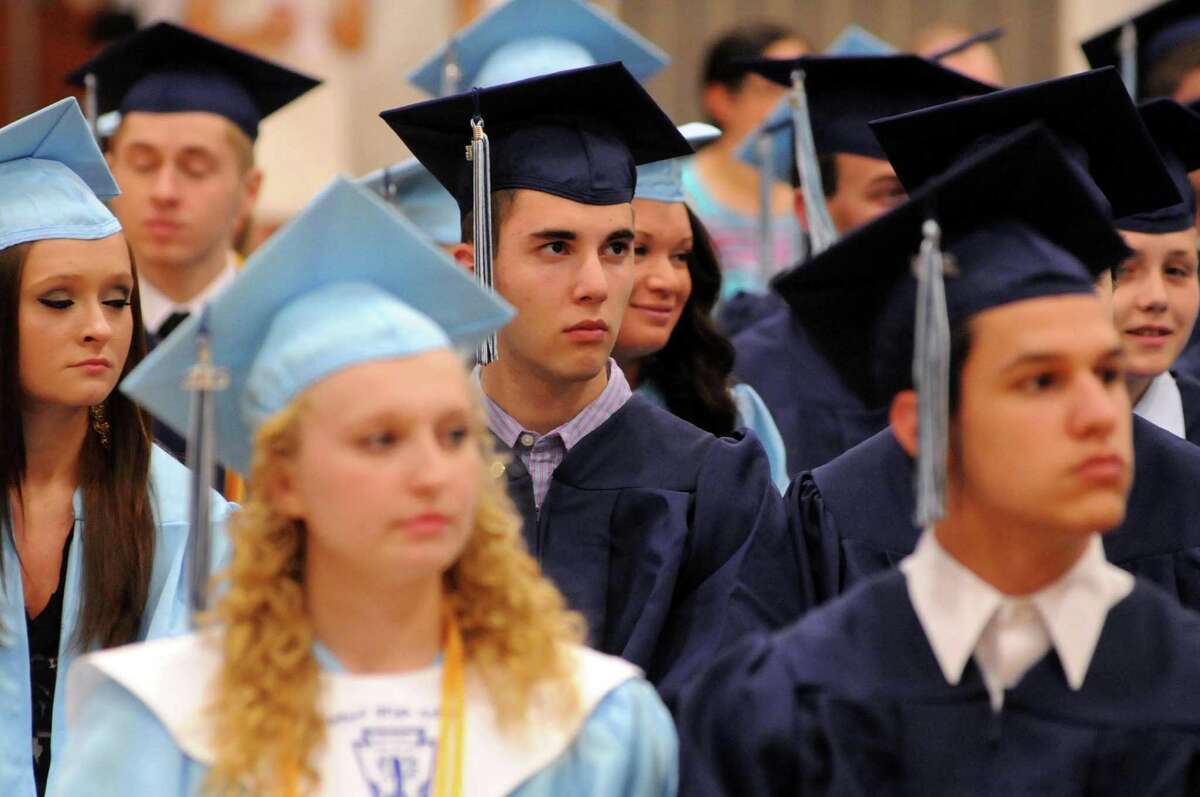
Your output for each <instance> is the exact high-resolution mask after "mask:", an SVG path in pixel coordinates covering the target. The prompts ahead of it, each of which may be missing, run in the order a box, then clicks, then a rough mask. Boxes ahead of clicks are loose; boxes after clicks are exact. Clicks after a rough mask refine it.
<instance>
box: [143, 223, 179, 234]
mask: <svg viewBox="0 0 1200 797" xmlns="http://www.w3.org/2000/svg"><path fill="white" fill-rule="evenodd" d="M145 226H146V230H147V231H148V232H149V233H150V235H152V236H153V237H155V238H171V237H173V236H175V235H177V234H178V233H179V231H180V230H181V229H183V225H182V224H180V223H179V222H177V221H172V220H170V219H150V220H149V221H147V222H146V225H145Z"/></svg>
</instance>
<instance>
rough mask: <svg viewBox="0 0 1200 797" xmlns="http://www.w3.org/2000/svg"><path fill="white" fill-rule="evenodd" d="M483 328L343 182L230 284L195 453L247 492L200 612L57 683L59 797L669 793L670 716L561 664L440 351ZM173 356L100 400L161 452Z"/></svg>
mask: <svg viewBox="0 0 1200 797" xmlns="http://www.w3.org/2000/svg"><path fill="white" fill-rule="evenodd" d="M508 316H509V312H508V310H507V309H506V308H505V307H504V306H503V305H502V304H501V303H499V302H498V301H497V300H495V299H493V298H492V297H491V296H490V295H488V294H487V293H485V292H483V291H481V290H480V289H479V288H478V287H477V285H476V284H475V283H474V281H473V280H471V278H470V277H468V276H466V275H465V274H463V273H462V272H461V271H459V270H458V269H456V268H455V267H454V266H453V264H452V263H451V262H450V261H449V260H448V259H447V258H445V256H444V255H442V254H441V253H440V252H438V251H437V250H436V249H434V248H433V247H432V246H431V245H430V244H428V243H426V242H425V241H424V240H422V239H421V238H420V237H419V233H417V232H416V231H415V230H414V229H412V228H411V227H410V226H409V225H408V224H407V223H406V222H404V221H403V220H402V219H400V218H399V217H398V216H396V214H394V212H393V211H391V210H390V209H389V208H388V207H387V206H386V205H385V204H384V203H383V202H382V201H380V200H379V199H378V198H376V197H375V196H373V195H372V194H370V193H369V192H368V191H366V190H365V189H363V188H360V187H358V186H355V185H353V184H350V183H347V182H344V181H341V180H339V181H335V183H334V184H333V185H332V186H331V187H330V188H328V189H326V191H325V192H323V193H322V194H321V195H320V196H319V197H318V198H317V199H316V200H315V201H314V203H313V204H312V205H311V206H310V207H309V209H308V210H307V211H306V212H305V213H304V214H303V215H302V216H301V217H300V218H298V219H297V220H295V221H294V222H292V224H291V225H290V226H289V227H287V228H286V229H285V230H283V231H282V232H280V233H277V234H276V236H275V237H274V238H272V240H271V241H270V242H269V243H268V244H267V245H266V246H265V247H264V248H263V249H261V250H260V251H259V252H258V253H256V254H255V255H254V256H253V257H252V258H251V259H250V261H249V262H248V263H247V266H246V269H245V271H244V273H243V274H242V275H241V276H240V277H239V279H238V281H237V282H235V283H234V284H233V286H232V287H231V288H230V290H229V291H228V292H227V293H225V294H223V295H222V296H221V297H220V298H219V299H218V300H217V301H216V302H215V303H214V304H213V306H212V321H213V333H212V353H213V360H214V361H215V362H216V363H218V364H227V366H228V368H229V371H230V387H229V389H228V390H226V391H225V392H224V393H222V394H220V396H219V398H218V399H217V401H218V409H217V416H218V418H219V419H220V424H221V428H220V429H219V433H218V435H217V452H218V456H219V457H220V458H221V459H222V461H223V462H224V464H225V465H227V466H231V467H234V468H237V469H238V470H239V471H241V472H245V473H249V474H250V476H251V478H250V482H249V498H248V501H247V503H246V505H245V506H244V508H243V509H242V510H241V511H240V512H239V513H238V514H237V515H236V517H235V519H234V521H233V523H232V527H231V532H232V535H233V539H234V550H235V553H234V560H233V566H232V567H231V568H230V570H229V571H228V573H227V574H226V576H225V579H224V580H225V585H224V593H223V597H222V598H221V599H220V601H219V602H218V604H217V606H216V608H215V610H214V611H213V612H212V614H211V617H210V618H209V622H210V627H209V628H208V629H207V630H206V631H205V632H203V633H200V634H196V635H193V636H189V637H184V638H180V639H176V640H167V641H166V644H158V643H154V644H150V645H138V646H131V647H129V648H127V649H124V650H120V651H109V652H106V653H105V654H100V655H98V656H95V657H89V658H88V659H86V660H84V661H81V662H80V663H79V665H78V666H77V667H76V670H75V672H74V673H73V674H72V681H71V684H72V685H71V690H72V693H71V702H72V704H73V706H74V707H75V710H74V713H73V718H74V720H75V727H74V729H73V733H74V734H75V737H74V738H73V741H72V746H71V748H70V749H69V750H68V753H67V756H68V761H67V762H66V764H65V766H66V767H67V769H68V772H67V774H66V775H65V776H64V778H63V781H62V784H61V786H62V788H61V791H60V793H61V794H64V795H67V794H78V793H81V792H86V791H99V792H102V793H112V794H122V795H133V796H134V797H140V796H142V795H147V796H148V795H155V796H156V797H158V795H193V794H198V793H205V794H255V795H289V796H290V795H301V794H325V795H339V796H347V797H348V796H350V795H364V796H366V795H372V796H374V795H384V794H388V795H392V794H395V795H408V794H414V795H427V794H437V795H452V794H454V795H457V794H473V795H493V794H494V795H502V794H521V795H526V797H528V795H549V794H602V795H608V794H612V795H618V794H620V795H629V794H633V795H669V794H672V793H673V792H674V790H675V781H676V763H675V758H676V752H675V747H676V745H675V737H674V730H673V726H672V724H671V720H670V717H669V715H667V713H666V710H665V709H664V708H663V706H662V704H661V702H660V701H659V699H658V697H657V695H656V694H655V692H654V690H653V688H652V687H650V686H649V685H648V684H647V683H646V682H645V681H644V680H643V679H642V678H641V677H640V675H639V674H638V672H637V670H636V669H635V668H634V667H633V666H632V665H629V664H627V663H625V662H623V661H621V660H619V659H615V658H611V657H608V656H603V655H601V654H599V653H595V652H591V651H588V650H586V649H584V648H582V647H580V646H579V645H578V642H579V640H580V639H581V638H582V633H583V631H582V628H581V627H580V625H581V622H580V620H579V618H578V617H577V616H576V615H575V614H573V613H572V612H569V611H568V610H567V609H566V607H565V604H564V601H563V598H562V596H561V595H560V594H559V593H558V591H557V590H556V589H555V588H554V587H553V586H552V585H551V583H550V582H549V581H548V580H546V579H545V578H544V577H543V576H542V575H541V573H540V572H539V569H538V567H537V565H536V563H535V562H534V560H533V559H532V558H531V557H530V556H529V555H528V554H527V553H526V552H525V550H524V549H523V547H522V542H521V535H520V520H519V518H518V516H517V515H516V514H515V511H514V509H513V507H512V505H511V503H510V501H509V499H508V498H507V496H506V493H505V489H504V481H503V479H502V476H503V469H504V466H503V464H502V463H501V462H499V461H497V459H496V458H495V454H494V453H493V450H492V444H491V442H490V438H489V437H488V435H487V433H486V431H485V426H484V423H483V419H482V414H481V411H480V409H479V407H478V404H477V400H476V397H475V395H474V394H473V391H472V389H471V386H470V382H469V378H468V375H467V372H466V370H465V369H464V368H463V365H462V363H461V361H460V360H459V357H458V355H457V354H456V353H455V352H454V351H453V350H452V349H451V342H452V341H453V342H455V343H464V342H472V341H474V340H476V339H478V338H480V337H481V336H483V335H485V334H487V333H488V332H490V331H492V330H493V329H495V328H497V327H498V326H500V325H502V324H503V323H504V321H506V320H507V318H508ZM194 334H195V325H194V324H189V325H186V326H183V327H181V328H180V330H179V331H178V332H177V333H176V334H175V335H174V336H172V337H171V338H170V339H169V340H167V341H166V342H165V343H164V344H163V348H162V349H161V350H160V351H162V354H161V357H162V359H157V358H158V357H159V356H160V355H159V352H158V351H156V353H155V356H156V362H155V363H154V364H153V365H151V364H150V363H147V366H146V367H145V368H144V369H143V370H141V371H139V372H136V373H134V374H133V375H131V377H130V379H129V380H128V381H127V383H126V385H125V389H126V390H128V391H129V392H130V393H131V394H132V395H134V396H136V397H137V398H138V400H139V401H141V402H143V403H144V404H146V405H147V406H149V408H150V409H152V410H153V411H154V412H155V413H156V414H162V415H164V416H165V418H166V420H167V421H168V422H171V423H172V424H174V425H179V424H180V423H181V421H182V419H183V417H184V416H183V415H182V412H183V410H180V409H179V406H180V402H179V394H178V390H179V389H178V387H177V386H178V384H179V378H180V377H181V376H182V375H183V372H184V369H186V366H187V363H188V361H189V359H190V352H191V351H192V350H193V346H194ZM108 653H111V654H112V655H107V654H108Z"/></svg>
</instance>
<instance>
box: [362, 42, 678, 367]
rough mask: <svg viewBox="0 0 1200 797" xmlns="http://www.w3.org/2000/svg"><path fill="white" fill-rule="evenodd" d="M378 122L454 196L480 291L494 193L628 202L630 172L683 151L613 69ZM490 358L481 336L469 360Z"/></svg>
mask: <svg viewBox="0 0 1200 797" xmlns="http://www.w3.org/2000/svg"><path fill="white" fill-rule="evenodd" d="M380 116H381V117H383V119H384V121H386V122H387V123H388V125H389V126H390V127H391V128H392V130H393V131H394V132H395V133H396V135H398V136H399V137H400V138H401V139H402V140H403V141H404V143H405V144H406V145H407V146H408V148H409V149H410V150H411V151H412V153H413V155H415V156H416V157H417V160H419V161H421V163H422V164H424V166H425V168H427V169H429V171H430V172H431V173H432V174H433V175H434V177H436V178H437V179H438V181H439V182H440V183H441V184H442V185H443V186H445V187H446V190H448V191H449V192H450V193H451V194H453V195H454V197H455V199H457V200H458V206H459V209H460V210H461V212H462V214H463V216H464V217H465V216H466V214H467V213H469V212H470V213H472V219H473V221H474V229H473V237H474V246H475V276H476V278H477V279H478V280H479V281H480V283H481V284H483V285H484V286H486V287H488V288H489V289H490V288H491V287H492V213H491V196H492V193H493V192H494V191H500V190H504V189H519V188H523V189H529V190H533V191H540V192H543V193H547V194H553V195H555V196H560V197H563V198H564V199H569V200H571V201H574V202H580V203H583V204H587V205H617V204H621V203H625V202H630V201H631V200H632V199H633V190H634V185H635V184H636V180H637V169H636V167H637V166H639V165H641V164H644V163H652V162H654V161H659V160H664V159H666V158H677V157H680V156H683V155H689V154H691V152H692V148H691V147H690V146H689V145H688V143H687V141H686V140H684V138H683V136H681V135H680V134H679V131H678V130H676V129H675V126H674V125H673V124H671V120H670V119H668V118H667V116H666V114H664V113H663V111H662V109H661V108H659V107H658V105H657V104H656V103H655V102H654V100H653V99H651V97H650V95H649V94H648V93H646V90H645V89H644V88H642V86H641V84H640V83H638V82H637V80H636V79H635V78H634V77H633V75H631V74H630V73H629V70H628V69H626V68H625V67H624V66H623V65H621V64H619V63H612V64H602V65H600V66H593V67H584V68H581V69H570V70H566V71H563V72H556V73H554V74H551V75H544V76H541V77H534V78H529V79H527V80H521V81H517V82H516V83H507V84H504V85H502V86H493V87H491V88H476V89H473V90H472V91H469V92H466V93H463V94H456V95H453V96H450V97H444V98H441V99H434V100H426V101H425V102H419V103H416V104H414V105H408V106H405V107H403V108H396V109H393V110H390V111H383V112H382V113H381V114H380ZM464 147H466V149H465V154H464ZM495 358H496V341H495V339H494V338H489V339H488V340H486V341H484V343H483V345H482V346H481V348H480V350H479V352H478V360H479V362H480V363H481V364H483V365H487V364H488V363H490V362H492V361H493V360H494V359H495Z"/></svg>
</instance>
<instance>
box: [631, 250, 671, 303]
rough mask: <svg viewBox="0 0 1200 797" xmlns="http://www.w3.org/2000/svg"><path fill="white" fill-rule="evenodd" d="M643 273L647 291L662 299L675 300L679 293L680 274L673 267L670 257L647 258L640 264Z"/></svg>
mask: <svg viewBox="0 0 1200 797" xmlns="http://www.w3.org/2000/svg"><path fill="white" fill-rule="evenodd" d="M638 269H639V270H640V271H641V273H642V283H641V284H642V285H643V286H645V288H646V290H648V291H650V292H651V293H653V294H654V295H655V296H657V297H659V298H662V299H673V298H674V297H675V296H676V295H678V293H679V272H678V270H677V269H675V268H673V267H672V266H671V261H670V258H669V257H666V256H665V255H663V256H657V257H652V258H646V259H645V260H644V261H643V262H641V263H639V264H638Z"/></svg>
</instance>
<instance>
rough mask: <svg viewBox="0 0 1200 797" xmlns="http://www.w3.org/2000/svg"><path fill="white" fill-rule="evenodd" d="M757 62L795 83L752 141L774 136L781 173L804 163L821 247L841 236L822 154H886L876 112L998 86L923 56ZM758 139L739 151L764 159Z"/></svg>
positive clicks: (804, 186) (775, 77)
mask: <svg viewBox="0 0 1200 797" xmlns="http://www.w3.org/2000/svg"><path fill="white" fill-rule="evenodd" d="M750 67H751V69H752V70H753V71H755V72H758V73H759V74H761V75H763V76H764V77H766V78H768V79H769V80H772V81H774V82H775V83H779V84H781V85H784V86H789V87H791V88H792V94H791V96H790V97H788V98H785V100H786V101H787V102H788V103H789V105H788V107H787V109H786V111H787V112H786V115H783V116H780V115H778V114H773V115H772V116H771V117H770V118H768V120H767V122H765V123H764V125H763V126H762V127H760V128H759V129H758V130H756V131H755V132H754V133H751V135H750V137H749V140H750V141H753V140H754V138H755V136H756V135H764V134H765V135H767V136H768V137H769V138H770V139H771V141H772V144H771V153H772V154H771V160H772V162H773V164H774V168H775V173H776V175H777V176H779V178H780V179H782V180H785V181H788V180H790V177H791V169H792V165H793V164H796V166H797V168H798V171H799V174H800V187H801V190H803V191H804V198H805V203H806V206H807V207H808V208H810V218H811V220H812V222H811V223H810V233H811V234H812V237H813V249H814V251H818V252H819V251H821V249H823V248H824V246H825V245H827V244H828V243H829V242H831V241H833V240H836V238H837V235H836V231H834V230H833V223H832V221H830V220H829V218H828V211H827V210H826V209H825V197H824V192H823V190H822V187H821V176H820V170H819V168H818V167H817V156H818V155H827V154H834V153H839V152H840V153H849V154H853V155H862V156H864V157H868V158H876V159H878V160H886V157H885V156H884V154H883V150H882V149H881V148H880V146H879V143H878V142H877V141H876V140H875V136H874V135H873V134H872V133H871V130H870V129H869V128H868V127H867V122H869V121H870V120H871V119H876V118H878V117H880V116H888V115H890V114H895V113H902V112H904V111H911V110H913V109H914V108H923V107H925V106H928V105H936V104H938V103H942V102H946V101H947V100H951V99H957V98H959V97H964V96H973V95H977V94H983V93H986V92H990V91H992V90H993V87H992V86H989V85H987V84H986V83H981V82H979V81H977V80H973V79H971V78H969V77H966V76H965V75H962V74H960V73H958V72H955V71H953V70H951V69H946V68H945V67H941V66H938V65H937V64H934V63H932V62H930V61H928V60H926V59H924V58H921V57H919V56H916V55H891V56H827V55H806V56H801V57H799V58H790V59H773V58H759V59H755V60H753V61H751V62H750ZM794 78H795V80H794ZM750 146H751V149H750V150H749V151H745V150H743V152H742V153H739V154H740V155H741V157H743V159H744V160H748V161H750V162H751V163H754V164H755V165H757V164H758V163H759V162H760V161H761V158H762V153H756V152H754V149H753V145H750Z"/></svg>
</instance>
